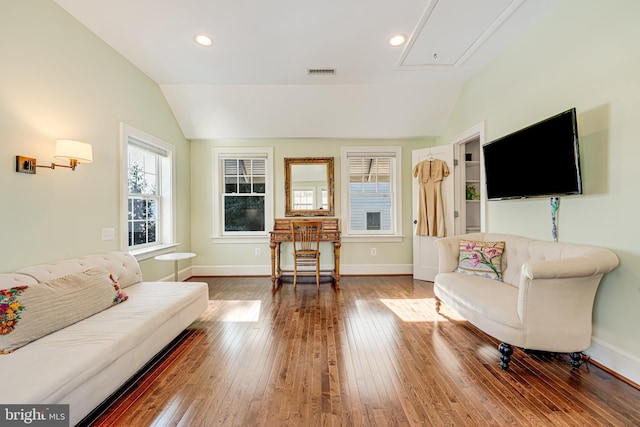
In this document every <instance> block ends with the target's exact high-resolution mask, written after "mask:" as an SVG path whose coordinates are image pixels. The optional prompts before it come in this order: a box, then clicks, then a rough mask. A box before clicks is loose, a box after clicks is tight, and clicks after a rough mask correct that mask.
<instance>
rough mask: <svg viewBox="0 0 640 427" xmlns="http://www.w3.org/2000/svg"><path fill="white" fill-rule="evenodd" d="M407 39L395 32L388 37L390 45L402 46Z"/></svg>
mask: <svg viewBox="0 0 640 427" xmlns="http://www.w3.org/2000/svg"><path fill="white" fill-rule="evenodd" d="M406 41H407V37H406V36H404V35H402V34H396V35H395V36H393V37H391V38H390V39H389V44H390V45H391V46H402V45H403V44H404V43H405V42H406Z"/></svg>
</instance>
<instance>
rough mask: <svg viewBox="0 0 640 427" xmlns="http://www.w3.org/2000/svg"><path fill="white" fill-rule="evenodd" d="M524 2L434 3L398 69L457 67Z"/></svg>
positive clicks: (450, 0)
mask: <svg viewBox="0 0 640 427" xmlns="http://www.w3.org/2000/svg"><path fill="white" fill-rule="evenodd" d="M523 1H524V0H482V1H478V0H431V2H430V3H429V5H428V6H427V9H426V10H425V12H424V14H423V15H422V18H421V20H420V22H419V23H418V26H417V28H416V30H415V35H414V36H413V38H412V41H411V44H410V45H409V46H408V47H407V50H406V51H405V53H404V54H403V56H402V58H401V60H400V66H399V68H403V67H407V68H411V67H429V66H458V65H460V64H462V62H464V61H465V60H466V59H467V58H468V57H469V56H470V55H471V54H472V53H473V52H475V51H476V50H478V48H480V46H482V44H483V43H484V42H485V41H486V40H487V39H488V38H489V36H490V35H491V34H492V33H493V32H494V31H495V30H496V29H497V28H498V27H499V26H500V25H502V23H503V22H504V21H505V20H506V19H507V18H508V17H509V16H510V15H511V14H512V13H513V12H514V11H515V10H516V9H517V8H518V6H519V5H520V4H521V3H522V2H523Z"/></svg>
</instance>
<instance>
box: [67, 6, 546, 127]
mask: <svg viewBox="0 0 640 427" xmlns="http://www.w3.org/2000/svg"><path fill="white" fill-rule="evenodd" d="M55 2H56V3H58V4H59V5H60V6H62V7H63V8H64V9H65V10H67V12H69V13H70V14H71V15H73V16H74V17H75V18H76V19H78V20H79V21H80V22H81V23H82V24H84V25H85V26H86V27H87V28H89V29H90V30H91V31H93V32H94V33H95V34H97V35H98V36H99V37H100V38H101V39H103V40H104V41H105V42H106V43H108V44H109V45H111V46H112V47H113V48H114V49H115V50H116V51H118V52H119V53H121V54H122V55H123V56H124V57H125V58H127V59H128V60H129V61H131V62H132V63H133V64H134V65H136V66H137V67H138V68H139V69H140V70H142V71H143V72H144V73H146V74H147V75H148V76H149V77H150V78H151V79H153V80H154V81H155V82H157V83H158V85H159V86H160V88H161V90H162V91H163V93H164V95H165V97H166V99H167V101H168V103H169V105H170V107H171V109H172V110H173V112H174V114H175V116H176V118H177V120H178V122H179V124H180V126H181V128H182V130H183V133H184V135H185V137H187V138H189V139H216V138H292V137H302V138H308V137H319V138H396V137H414V136H433V135H438V134H439V133H440V132H441V131H442V129H443V127H444V126H445V124H446V122H447V120H448V119H449V117H450V115H451V112H452V110H453V107H454V105H455V103H456V100H457V98H458V95H459V93H460V91H461V89H462V86H463V84H464V82H465V81H466V80H467V79H469V78H470V77H471V76H473V75H474V74H475V73H477V72H478V71H479V70H480V69H481V68H482V67H483V66H484V65H486V64H487V62H489V61H490V60H491V59H492V58H494V57H495V56H496V55H497V54H498V53H499V52H500V51H501V50H503V49H505V48H506V47H508V46H509V45H510V44H511V43H512V42H513V40H514V39H515V38H517V37H518V35H519V34H520V33H522V32H523V31H525V30H526V28H527V27H528V26H529V25H530V24H532V23H533V22H535V21H536V20H538V19H539V18H540V17H541V16H543V14H544V13H545V12H546V11H547V10H548V8H549V7H550V5H551V4H552V3H553V0H397V1H390V0H323V1H310V0H226V1H225V0H162V1H158V0H136V1H131V0H109V1H102V0H55ZM197 34H205V35H207V36H209V37H210V38H211V39H212V40H213V44H212V45H211V46H209V47H203V46H200V45H198V44H196V43H195V42H194V37H195V36H196V35H197ZM395 34H403V35H405V36H406V37H407V42H406V43H405V44H403V45H401V46H397V47H393V46H391V45H390V44H389V43H388V41H389V39H390V38H391V37H392V36H393V35H395ZM310 70H312V71H310Z"/></svg>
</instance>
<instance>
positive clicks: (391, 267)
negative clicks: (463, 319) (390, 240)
mask: <svg viewBox="0 0 640 427" xmlns="http://www.w3.org/2000/svg"><path fill="white" fill-rule="evenodd" d="M340 267H341V268H340V275H341V276H342V275H353V276H355V275H387V274H388V275H400V274H412V272H413V266H412V265H411V264H377V265H370V264H362V265H359V264H347V265H342V266H340ZM325 268H327V269H331V268H332V267H331V266H326V267H325V266H323V269H322V270H323V271H325ZM282 269H283V270H285V271H290V270H293V266H286V265H284V266H282ZM183 271H185V270H183ZM182 276H183V275H182V272H180V277H181V278H182ZM191 276H271V266H269V265H194V266H192V267H191ZM186 277H188V276H186Z"/></svg>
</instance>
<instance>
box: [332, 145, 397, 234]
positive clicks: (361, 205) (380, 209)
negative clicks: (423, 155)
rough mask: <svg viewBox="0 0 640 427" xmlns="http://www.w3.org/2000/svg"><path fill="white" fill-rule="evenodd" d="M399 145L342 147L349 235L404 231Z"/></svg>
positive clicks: (343, 203) (344, 230) (343, 201)
mask: <svg viewBox="0 0 640 427" xmlns="http://www.w3.org/2000/svg"><path fill="white" fill-rule="evenodd" d="M399 157H400V148H399V147H343V148H342V182H343V183H345V184H347V185H344V184H343V191H345V194H344V195H343V197H342V205H343V208H344V207H346V219H344V223H346V224H345V225H346V226H343V232H344V233H345V235H346V236H347V237H348V236H395V235H398V234H400V233H401V230H400V228H401V225H400V224H401V222H400V217H399V215H400V212H401V204H400V203H401V191H400V188H401V187H400V178H399V176H400V175H399V170H398V162H399V160H398V159H399Z"/></svg>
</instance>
